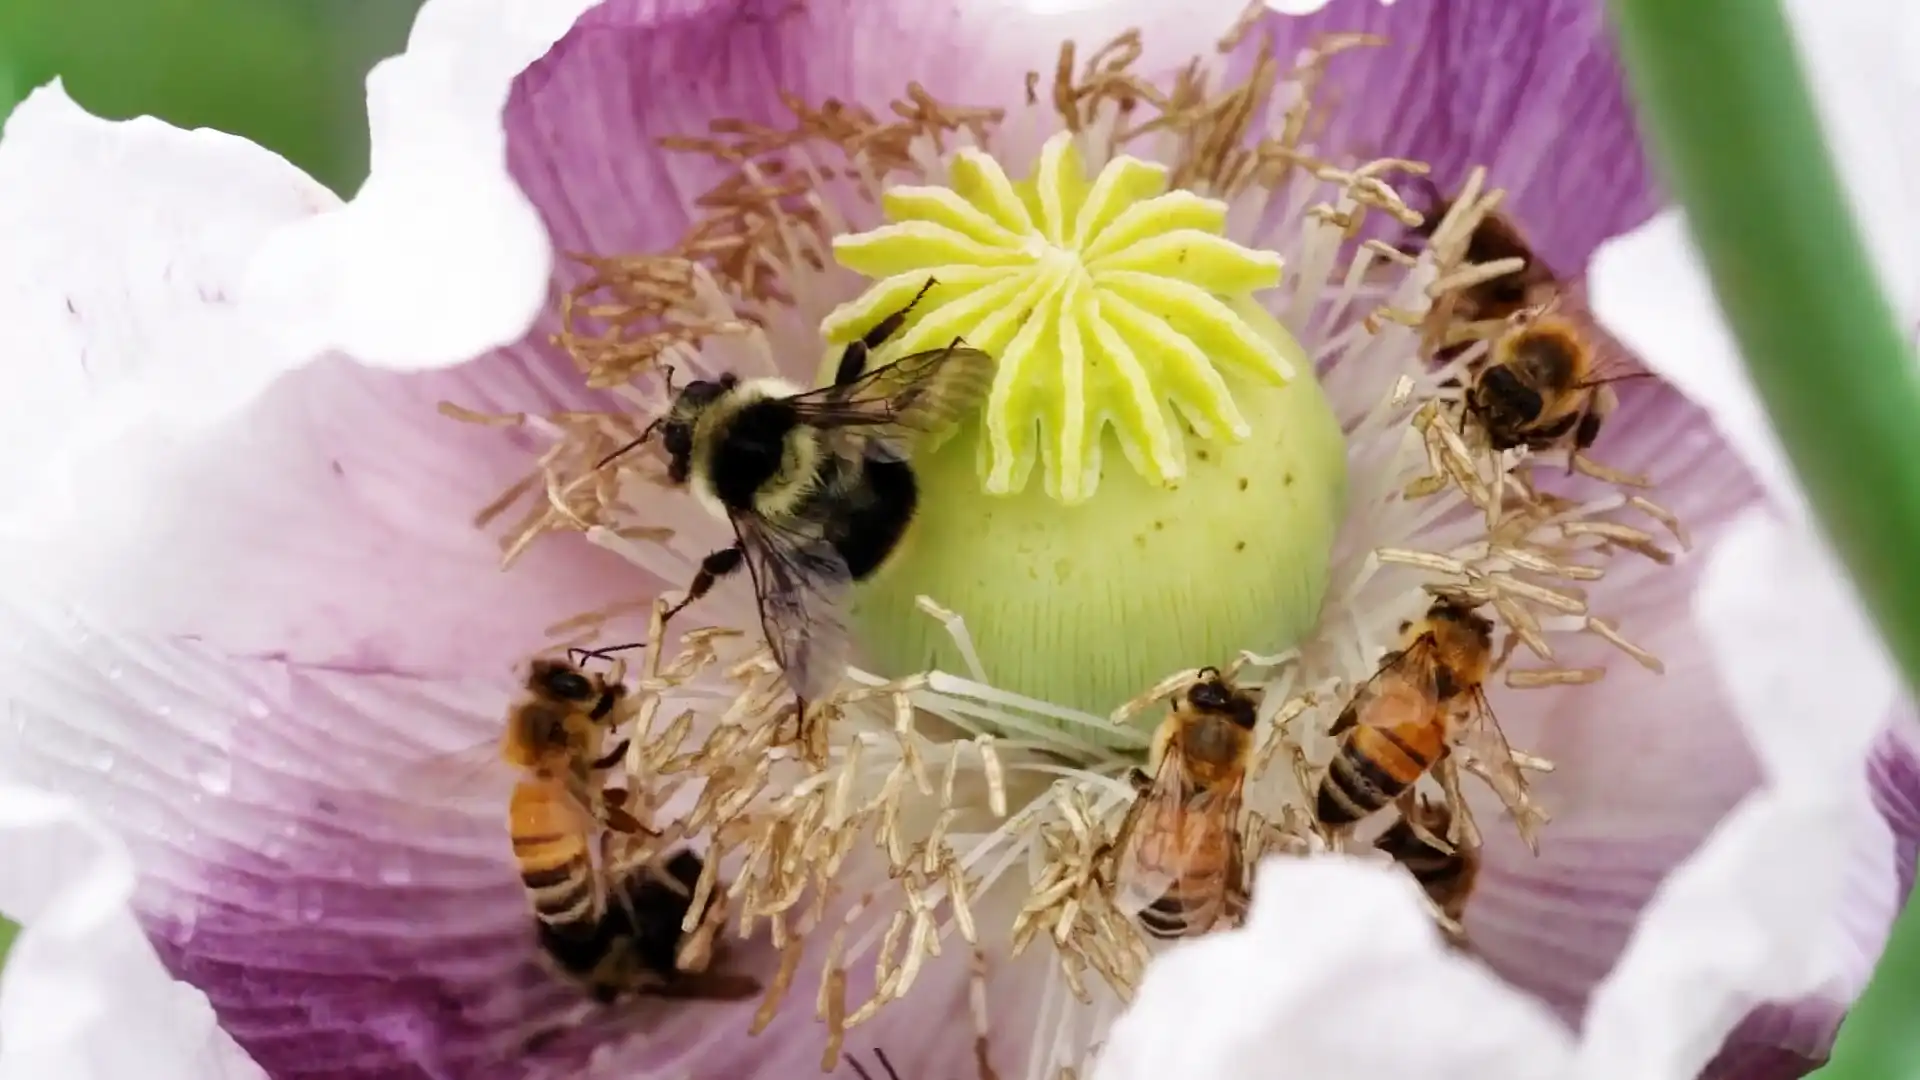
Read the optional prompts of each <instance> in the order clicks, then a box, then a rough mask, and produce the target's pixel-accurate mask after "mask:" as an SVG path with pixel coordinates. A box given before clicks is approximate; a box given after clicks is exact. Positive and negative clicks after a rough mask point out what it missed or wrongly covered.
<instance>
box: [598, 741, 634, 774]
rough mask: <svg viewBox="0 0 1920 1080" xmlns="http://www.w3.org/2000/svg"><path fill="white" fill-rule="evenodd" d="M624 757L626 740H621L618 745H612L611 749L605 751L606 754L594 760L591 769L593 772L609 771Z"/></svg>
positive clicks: (625, 754)
mask: <svg viewBox="0 0 1920 1080" xmlns="http://www.w3.org/2000/svg"><path fill="white" fill-rule="evenodd" d="M626 756H627V740H626V739H621V740H620V741H619V742H618V743H616V744H615V745H614V748H613V749H611V750H609V751H607V752H606V753H604V754H602V755H600V756H599V757H597V758H595V759H594V761H593V769H594V771H595V772H599V771H600V770H602V769H611V768H613V767H614V766H615V765H618V764H619V763H620V759H621V758H623V757H626Z"/></svg>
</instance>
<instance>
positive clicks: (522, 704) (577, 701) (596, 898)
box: [499, 659, 642, 929]
mask: <svg viewBox="0 0 1920 1080" xmlns="http://www.w3.org/2000/svg"><path fill="white" fill-rule="evenodd" d="M526 689H527V696H526V697H525V698H523V699H522V700H520V701H519V702H517V703H516V704H515V705H514V707H513V708H512V710H511V711H510V712H509V713H508V714H507V726H506V729H505V730H504V731H503V732H502V733H501V736H500V745H499V753H500V757H501V758H502V759H504V760H505V761H506V763H507V764H509V765H511V766H513V768H514V769H516V770H517V771H518V772H519V774H520V779H519V781H518V782H517V783H516V784H515V785H514V788H513V794H512V795H511V796H510V797H509V801H508V808H507V831H508V834H509V836H510V837H511V839H512V842H513V854H514V858H515V860H516V861H517V862H518V863H519V865H520V881H521V883H522V884H523V885H524V886H525V887H526V890H527V898H528V900H529V901H530V902H531V903H532V905H533V914H534V917H535V918H537V919H539V920H540V922H541V923H542V924H543V925H545V926H549V927H559V928H562V929H567V928H582V927H586V926H591V925H592V924H593V923H594V922H595V921H596V920H598V919H599V918H600V915H601V913H602V912H603V911H604V910H605V907H606V899H607V895H606V894H607V890H606V887H605V882H604V881H603V880H602V877H603V875H602V874H601V873H600V872H599V871H598V870H597V869H596V867H595V864H594V840H595V838H596V836H598V835H600V834H601V833H602V831H603V825H602V823H603V822H610V823H612V824H614V825H615V827H616V828H620V829H622V830H623V831H628V832H638V831H642V830H641V826H640V824H639V822H637V821H634V820H633V819H632V818H631V817H630V816H629V815H627V814H626V813H625V811H623V810H621V809H620V808H619V807H617V806H613V805H610V804H609V800H608V799H607V798H606V796H605V795H604V794H603V792H602V789H601V782H600V776H601V774H602V773H603V772H604V771H605V770H607V769H609V768H611V767H612V766H613V765H614V764H615V763H616V762H618V761H619V760H620V757H621V755H623V754H624V753H625V752H626V742H625V740H621V741H620V742H619V743H618V744H617V745H616V746H614V747H613V748H612V749H611V750H605V749H604V748H603V745H602V744H603V743H604V742H605V741H606V737H607V736H608V735H609V734H610V733H611V732H613V731H614V730H615V729H616V728H618V727H619V725H620V724H621V723H623V722H624V721H625V720H626V714H625V711H624V710H623V709H622V708H621V706H622V704H623V703H624V702H625V700H626V693H627V691H626V687H625V686H623V685H621V684H620V682H619V681H618V680H616V679H609V678H607V677H606V676H603V675H600V674H597V673H594V672H590V671H587V670H585V669H584V668H581V667H578V666H576V665H574V664H573V663H571V662H569V661H561V660H552V659H540V660H535V661H534V662H533V664H532V666H531V668H530V670H529V671H528V674H527V681H526Z"/></svg>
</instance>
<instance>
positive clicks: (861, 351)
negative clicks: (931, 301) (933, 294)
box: [833, 278, 934, 386]
mask: <svg viewBox="0 0 1920 1080" xmlns="http://www.w3.org/2000/svg"><path fill="white" fill-rule="evenodd" d="M933 286H934V279H933V278H928V279H927V283H926V284H925V285H922V286H920V291H919V292H917V293H914V294H913V299H911V300H909V301H907V306H906V307H903V308H901V309H900V310H899V311H896V312H894V313H893V314H891V315H889V316H887V317H886V318H884V319H881V320H880V322H879V324H878V325H876V326H875V327H874V328H873V329H871V330H869V331H867V332H866V334H864V335H863V336H862V337H861V338H860V340H858V341H852V342H848V343H847V348H846V351H845V352H843V353H841V354H840V366H839V367H838V368H836V369H835V370H834V373H833V385H835V386H845V385H847V384H848V383H850V382H852V381H853V380H855V379H857V378H859V377H860V376H862V375H865V374H866V373H867V354H869V353H871V352H873V350H875V349H878V348H879V347H880V346H882V345H885V344H886V343H887V339H888V338H890V337H892V336H893V335H895V334H897V333H899V332H900V324H901V323H904V322H906V321H907V313H908V312H911V311H912V310H913V309H914V307H915V306H917V305H918V304H919V303H920V298H921V297H923V296H925V295H927V290H928V289H931V288H933Z"/></svg>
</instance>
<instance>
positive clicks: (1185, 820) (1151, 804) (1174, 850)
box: [1114, 741, 1241, 916]
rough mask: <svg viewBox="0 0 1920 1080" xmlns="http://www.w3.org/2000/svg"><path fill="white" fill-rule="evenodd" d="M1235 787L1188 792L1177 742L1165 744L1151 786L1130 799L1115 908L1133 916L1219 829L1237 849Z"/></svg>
mask: <svg viewBox="0 0 1920 1080" xmlns="http://www.w3.org/2000/svg"><path fill="white" fill-rule="evenodd" d="M1240 787H1241V785H1240V784H1239V783H1237V782H1236V783H1234V784H1232V785H1229V786H1226V787H1223V788H1216V789H1213V790H1207V791H1196V790H1194V789H1193V788H1192V787H1191V786H1190V785H1189V784H1188V783H1187V779H1186V767H1185V764H1184V761H1183V755H1182V754H1181V752H1180V748H1179V745H1178V743H1177V741H1176V742H1174V743H1170V744H1169V745H1168V746H1167V749H1166V751H1165V755H1164V756H1163V757H1162V759H1161V761H1160V770H1159V772H1158V773H1156V774H1155V775H1154V778H1153V784H1152V786H1151V787H1149V788H1148V789H1147V790H1146V791H1145V792H1143V793H1142V794H1141V795H1140V796H1139V797H1138V799H1136V801H1135V805H1134V808H1133V811H1132V812H1131V813H1130V814H1129V815H1128V822H1127V823H1126V825H1123V829H1124V835H1123V836H1122V837H1121V849H1120V867H1119V873H1118V875H1117V882H1118V885H1119V888H1118V890H1117V892H1116V894H1115V897H1114V902H1115V904H1116V905H1117V906H1118V907H1119V908H1120V909H1121V910H1122V911H1124V912H1125V913H1126V914H1128V915H1130V916H1131V915H1138V914H1139V913H1140V912H1141V911H1142V910H1143V909H1145V908H1146V907H1148V906H1149V905H1151V904H1152V903H1153V902H1154V901H1156V900H1158V899H1160V898H1161V897H1162V896H1164V895H1166V892H1167V890H1168V889H1169V888H1171V887H1172V886H1173V884H1174V882H1176V881H1178V880H1179V879H1180V878H1181V877H1182V876H1183V875H1184V874H1185V873H1186V870H1187V867H1188V866H1189V864H1190V863H1191V862H1192V860H1193V859H1194V858H1195V857H1196V856H1198V855H1199V854H1200V853H1201V850H1202V848H1203V847H1205V846H1206V845H1208V844H1210V843H1212V842H1214V837H1215V835H1216V834H1217V832H1218V830H1220V829H1222V828H1224V829H1228V830H1232V832H1233V836H1232V837H1231V838H1230V839H1231V840H1232V841H1233V843H1232V844H1230V845H1229V846H1230V847H1233V846H1237V844H1238V822H1239V820H1240ZM1143 826H1144V827H1143Z"/></svg>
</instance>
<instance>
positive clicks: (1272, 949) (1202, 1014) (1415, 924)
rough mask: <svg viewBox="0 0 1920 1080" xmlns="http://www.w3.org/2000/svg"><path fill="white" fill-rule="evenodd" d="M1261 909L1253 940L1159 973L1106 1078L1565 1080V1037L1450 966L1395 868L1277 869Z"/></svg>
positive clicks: (1114, 1051)
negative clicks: (1559, 1078)
mask: <svg viewBox="0 0 1920 1080" xmlns="http://www.w3.org/2000/svg"><path fill="white" fill-rule="evenodd" d="M1254 896H1255V900H1254V906H1253V911H1252V914H1251V916H1250V917H1249V919H1248V921H1247V925H1246V926H1245V928H1243V929H1241V930H1236V931H1227V932H1223V933H1216V934H1210V935H1208V936H1206V937H1204V938H1200V939H1197V940H1194V941H1191V942H1186V943H1182V944H1180V945H1177V946H1175V947H1174V948H1172V949H1170V950H1168V951H1167V952H1166V953H1164V954H1162V955H1161V956H1160V957H1158V958H1156V959H1155V960H1154V962H1153V964H1152V965H1151V966H1150V967H1149V968H1148V970H1147V977H1146V980H1145V982H1144V983H1143V984H1142V985H1141V987H1140V991H1139V993H1138V994H1136V995H1135V997H1134V1001H1133V1005H1132V1007H1131V1008H1129V1009H1128V1010H1127V1012H1126V1014H1125V1015H1124V1016H1122V1017H1121V1018H1120V1020H1119V1021H1118V1022H1117V1023H1115V1024H1114V1026H1113V1030H1112V1031H1111V1033H1110V1034H1109V1035H1108V1037H1107V1045H1106V1047H1105V1049H1104V1050H1103V1051H1102V1052H1101V1054H1100V1060H1099V1064H1098V1067H1097V1068H1096V1070H1095V1072H1094V1076H1095V1080H1160V1078H1164V1077H1172V1076H1178V1077H1192V1078H1194V1080H1241V1078H1245V1080H1282V1078H1288V1077H1299V1078H1302V1080H1309V1078H1310V1080H1346V1078H1349V1077H1351V1078H1354V1080H1361V1078H1366V1077H1378V1076H1420V1077H1423V1078H1432V1080H1447V1078H1451V1077H1459V1078H1461V1080H1469V1078H1472V1080H1480V1078H1485V1077H1495V1076H1497V1077H1502V1078H1512V1080H1523V1078H1528V1077H1540V1078H1545V1077H1556V1076H1560V1075H1563V1074H1564V1069H1565V1068H1566V1066H1567V1064H1568V1061H1569V1058H1570V1052H1571V1049H1572V1047H1571V1045H1570V1039H1569V1035H1568V1032H1567V1030H1566V1029H1565V1028H1564V1027H1562V1026H1561V1025H1560V1024H1559V1023H1558V1022H1557V1021H1555V1020H1554V1019H1553V1017H1552V1016H1551V1015H1550V1014H1548V1013H1547V1012H1546V1011H1545V1010H1544V1009H1543V1008H1541V1006H1540V1005H1538V1004H1537V1003H1535V1002H1534V1001H1533V1000H1532V999H1530V998H1528V997H1527V996H1526V995H1524V994H1520V993H1517V992H1515V991H1513V990H1512V989H1510V988H1508V987H1507V986H1505V985H1504V984H1502V983H1501V982H1500V980H1499V979H1497V978H1495V977H1494V976H1493V975H1492V974H1491V973H1490V972H1488V971H1487V970H1486V969H1485V968H1483V967H1481V966H1480V965H1478V964H1475V963H1474V962H1472V961H1471V960H1468V959H1465V958H1463V957H1460V956H1458V955H1455V954H1450V953H1449V952H1448V951H1447V950H1446V948H1445V947H1444V946H1443V945H1442V944H1441V942H1440V939H1439V936H1438V935H1437V934H1436V933H1435V932H1434V928H1433V922H1432V919H1431V918H1430V917H1428V916H1427V914H1426V913H1425V910H1424V909H1423V908H1422V907H1421V906H1420V903H1419V901H1418V899H1417V893H1416V891H1415V889H1414V887H1413V885H1412V883H1411V881H1409V880H1408V879H1407V877H1406V875H1404V874H1403V873H1401V872H1400V871H1398V870H1396V869H1394V868H1392V867H1387V866H1381V865H1378V864H1368V863H1362V862H1359V861H1357V860H1349V859H1344V858H1325V859H1312V860H1286V859H1271V860H1268V861H1267V862H1266V863H1264V864H1263V865H1262V866H1261V867H1260V869H1259V871H1258V878H1257V880H1256V882H1255V885H1254ZM1330 1001H1346V1002H1349V1003H1352V1004H1353V1005H1355V1006H1356V1007H1353V1008H1328V1002H1330Z"/></svg>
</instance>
